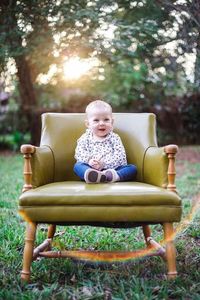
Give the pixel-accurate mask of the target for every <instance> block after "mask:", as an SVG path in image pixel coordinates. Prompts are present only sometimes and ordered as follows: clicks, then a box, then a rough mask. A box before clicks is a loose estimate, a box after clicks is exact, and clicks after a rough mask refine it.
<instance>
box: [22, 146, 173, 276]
mask: <svg viewBox="0 0 200 300" xmlns="http://www.w3.org/2000/svg"><path fill="white" fill-rule="evenodd" d="M164 151H165V153H166V154H167V156H168V159H169V165H168V172H167V174H168V185H167V187H166V188H167V189H168V190H170V191H173V192H176V185H175V176H176V172H175V155H176V153H177V151H178V147H177V146H176V145H168V146H165V147H164ZM21 152H22V153H23V155H24V159H25V162H24V181H25V183H24V186H23V192H25V191H27V190H30V189H32V169H31V155H32V154H33V153H34V152H35V147H34V146H32V145H23V146H22V147H21ZM37 225H38V224H37V223H33V222H30V221H28V220H27V227H26V237H25V247H24V255H23V269H22V272H21V279H22V280H23V281H29V280H30V269H31V263H32V261H33V260H36V259H37V257H46V258H65V257H68V258H76V259H77V258H78V259H84V260H90V261H92V260H100V261H106V262H113V261H117V260H119V259H125V258H127V257H129V258H134V257H138V256H153V255H155V256H160V257H161V258H162V259H163V260H164V261H165V262H166V264H167V277H168V278H169V279H173V278H175V277H176V276H177V271H176V249H175V246H174V229H173V223H167V222H166V223H163V224H162V226H163V230H164V245H165V246H164V247H163V246H162V245H160V244H159V243H157V242H156V241H155V240H154V239H153V238H152V237H151V230H150V227H149V224H144V223H142V224H139V225H140V226H142V228H143V234H144V238H145V242H146V248H145V249H143V250H136V251H129V252H122V251H119V252H116V251H115V252H112V251H98V252H97V251H96V252H95V251H52V249H51V248H52V242H53V238H54V236H55V232H56V224H49V227H48V234H47V239H46V240H45V241H44V242H43V243H42V244H41V245H39V246H38V247H36V248H34V243H35V237H36V230H37ZM91 225H93V224H91ZM111 227H112V226H111Z"/></svg>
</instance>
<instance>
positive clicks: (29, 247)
mask: <svg viewBox="0 0 200 300" xmlns="http://www.w3.org/2000/svg"><path fill="white" fill-rule="evenodd" d="M36 229H37V224H36V223H31V222H29V223H27V226H26V237H25V246H24V256H23V269H22V272H21V279H22V280H23V281H29V280H30V274H31V272H30V268H31V263H32V259H33V248H34V241H35V234H36Z"/></svg>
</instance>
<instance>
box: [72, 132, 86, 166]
mask: <svg viewBox="0 0 200 300" xmlns="http://www.w3.org/2000/svg"><path fill="white" fill-rule="evenodd" d="M74 157H75V159H76V160H77V162H83V163H88V161H89V159H90V152H89V149H88V141H87V137H86V134H83V135H82V136H81V137H80V138H79V139H78V141H77V145H76V149H75V155H74Z"/></svg>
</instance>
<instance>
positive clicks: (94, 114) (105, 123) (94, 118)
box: [86, 110, 113, 138]
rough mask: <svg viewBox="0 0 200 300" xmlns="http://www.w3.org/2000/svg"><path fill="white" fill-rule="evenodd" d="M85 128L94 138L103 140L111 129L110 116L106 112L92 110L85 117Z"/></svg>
mask: <svg viewBox="0 0 200 300" xmlns="http://www.w3.org/2000/svg"><path fill="white" fill-rule="evenodd" d="M86 126H87V127H88V128H89V129H90V130H91V131H92V133H93V135H94V137H97V138H104V137H106V136H107V135H108V133H110V132H111V130H112V129H113V118H112V114H111V113H110V112H109V111H106V110H101V111H100V110H98V111H97V110H93V111H91V112H89V113H88V115H87V120H86Z"/></svg>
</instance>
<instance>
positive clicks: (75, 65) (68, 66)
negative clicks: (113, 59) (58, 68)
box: [63, 57, 98, 80]
mask: <svg viewBox="0 0 200 300" xmlns="http://www.w3.org/2000/svg"><path fill="white" fill-rule="evenodd" d="M96 66H98V61H97V60H96V59H94V58H93V59H92V58H91V59H80V58H79V57H72V58H70V59H69V60H67V61H65V62H64V65H63V72H64V76H65V78H66V79H70V80H78V79H79V78H81V77H82V76H84V75H86V74H88V73H89V71H91V69H93V68H94V67H96Z"/></svg>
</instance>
